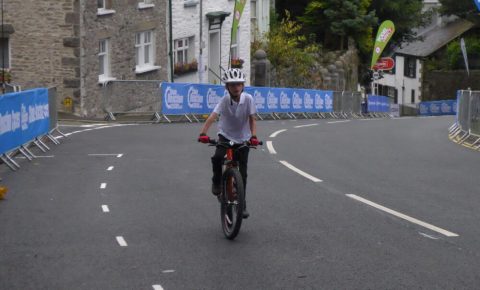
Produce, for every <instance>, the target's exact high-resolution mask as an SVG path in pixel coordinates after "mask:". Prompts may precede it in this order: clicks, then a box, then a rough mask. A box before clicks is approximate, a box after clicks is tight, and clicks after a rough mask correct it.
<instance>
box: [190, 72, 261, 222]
mask: <svg viewBox="0 0 480 290" xmlns="http://www.w3.org/2000/svg"><path fill="white" fill-rule="evenodd" d="M222 81H223V82H224V83H225V88H226V89H227V91H228V92H229V96H225V97H223V98H222V99H221V100H220V102H219V103H218V104H217V105H216V106H215V109H213V112H212V113H211V114H210V116H209V117H208V118H207V120H206V122H205V124H204V125H203V128H202V130H201V132H200V136H199V137H198V141H199V142H202V143H209V142H210V137H208V135H207V132H208V129H209V128H210V126H211V125H212V124H213V123H214V122H215V120H216V119H217V117H218V116H220V119H219V122H218V126H217V127H218V139H219V141H220V142H229V141H233V142H235V143H244V142H246V141H249V142H250V145H252V146H257V145H259V141H258V139H257V136H256V133H257V132H256V131H257V124H256V119H255V114H256V113H257V109H256V108H255V102H254V100H253V97H252V96H251V95H250V94H248V93H245V92H244V91H243V90H244V88H245V74H244V73H243V72H242V71H241V70H239V69H235V68H234V69H228V70H227V71H225V73H224V74H223V76H222ZM249 151H250V150H249V148H248V146H246V147H243V148H241V149H240V150H238V151H237V154H236V156H235V159H236V160H238V163H239V167H240V174H241V175H242V179H243V184H244V188H245V189H246V186H247V163H248V153H249ZM225 152H226V149H225V148H224V147H221V146H217V148H216V150H215V154H214V155H213V157H212V168H213V177H212V193H213V194H214V195H215V196H218V195H219V194H220V193H221V191H222V189H221V188H222V187H221V182H222V180H221V179H222V163H223V158H224V156H225ZM248 217H249V213H248V212H247V209H246V203H245V208H244V211H243V218H248Z"/></svg>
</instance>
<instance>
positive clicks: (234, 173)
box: [209, 140, 263, 240]
mask: <svg viewBox="0 0 480 290" xmlns="http://www.w3.org/2000/svg"><path fill="white" fill-rule="evenodd" d="M258 145H263V142H259V144H258ZM209 146H223V147H224V148H225V149H227V153H226V155H225V160H224V164H223V168H222V192H221V193H220V195H219V196H218V201H219V202H220V220H221V222H222V230H223V234H224V235H225V237H226V238H227V239H229V240H233V239H235V237H236V236H237V235H238V233H239V231H240V227H241V226H242V221H243V209H244V206H245V188H244V184H243V179H242V175H241V174H240V170H239V167H238V163H237V161H236V160H235V159H234V153H235V151H237V150H239V149H241V148H244V147H249V148H254V149H256V146H251V145H250V142H244V143H240V144H237V143H235V142H233V141H230V142H219V141H216V140H210V144H209Z"/></svg>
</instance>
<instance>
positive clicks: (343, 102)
mask: <svg viewBox="0 0 480 290" xmlns="http://www.w3.org/2000/svg"><path fill="white" fill-rule="evenodd" d="M162 83H164V82H163V81H161V80H114V81H108V82H106V83H105V84H104V85H103V88H102V106H103V111H104V112H105V114H106V115H105V119H106V120H113V121H114V120H117V119H118V117H120V116H123V117H124V118H126V119H128V118H129V116H130V117H136V119H135V120H138V116H140V115H143V116H146V117H147V118H149V121H152V120H153V121H155V122H157V123H159V122H163V121H166V122H169V123H171V122H173V121H187V122H201V120H205V119H206V117H208V114H209V113H210V112H211V110H212V109H213V107H212V108H210V107H209V109H208V112H207V111H206V110H198V109H197V108H198V106H200V107H202V108H204V109H205V108H206V106H207V105H206V104H205V103H208V106H210V105H211V97H210V96H206V95H205V96H203V94H205V92H204V91H202V90H203V87H202V86H205V85H206V84H172V85H177V86H178V85H180V86H188V85H192V86H196V87H197V88H196V90H194V91H195V92H197V94H196V95H195V94H193V95H191V96H193V99H194V101H193V102H194V103H195V102H196V101H195V98H196V97H197V98H202V96H203V98H204V99H203V102H204V104H197V106H195V104H193V105H192V108H193V109H192V110H188V109H187V110H183V111H181V110H179V111H178V112H179V113H171V112H165V108H164V107H163V106H166V107H168V108H171V107H175V106H171V105H169V104H168V103H167V102H165V99H164V98H165V96H163V95H162V89H161V86H162ZM218 87H219V89H218V92H217V93H216V95H215V97H214V99H215V98H217V97H219V98H221V97H222V96H223V95H224V92H223V90H224V89H221V88H220V87H221V86H218ZM249 89H252V87H247V88H246V91H247V90H249ZM258 89H260V90H261V89H267V90H268V89H271V90H278V89H282V88H258ZM283 89H287V90H296V89H288V88H283ZM299 90H301V89H299ZM199 92H200V95H198V93H199ZM330 92H331V93H333V97H332V104H331V106H332V107H331V108H332V109H329V110H328V111H322V110H311V109H310V110H305V111H298V110H297V111H286V110H284V109H282V110H279V111H275V112H263V111H262V110H259V113H258V118H259V119H260V120H263V119H298V118H302V119H312V118H337V119H338V118H341V119H348V118H384V117H389V114H388V113H379V112H367V113H365V112H363V111H362V100H363V99H364V97H363V96H362V94H361V93H360V92H347V91H333V92H332V91H330ZM252 95H253V94H252ZM180 97H182V96H180ZM183 97H184V98H186V99H189V98H190V95H189V96H186V95H185V96H183ZM254 97H255V96H254ZM173 98H175V97H173ZM260 98H267V97H266V96H265V95H264V96H260ZM188 102H190V99H189V101H188ZM189 105H191V104H190V103H189ZM179 106H181V105H179ZM180 111H181V113H180Z"/></svg>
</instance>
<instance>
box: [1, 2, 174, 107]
mask: <svg viewBox="0 0 480 290" xmlns="http://www.w3.org/2000/svg"><path fill="white" fill-rule="evenodd" d="M2 9H3V14H4V19H2V24H3V26H2V31H3V34H2V35H1V42H0V43H1V49H2V51H3V52H2V55H4V56H7V57H4V58H3V59H5V67H7V68H8V69H9V70H10V72H11V75H12V82H13V83H15V84H18V85H21V86H22V89H28V88H33V87H53V86H55V87H57V102H58V105H59V108H62V106H61V104H62V101H63V100H64V99H65V98H67V97H70V98H72V99H73V111H74V113H75V114H77V115H80V116H98V115H100V114H102V106H101V104H102V102H103V100H102V84H104V83H105V82H107V81H109V80H115V79H118V80H120V79H128V80H145V79H155V80H167V75H168V42H167V28H166V27H167V24H166V21H167V4H166V1H164V0H117V1H114V0H97V1H92V0H62V1H59V0H42V1H37V0H28V1H25V0H8V1H3V8H2Z"/></svg>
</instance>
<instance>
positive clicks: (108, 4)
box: [97, 0, 115, 15]
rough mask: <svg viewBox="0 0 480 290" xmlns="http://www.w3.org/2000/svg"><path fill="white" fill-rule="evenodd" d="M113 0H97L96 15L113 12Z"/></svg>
mask: <svg viewBox="0 0 480 290" xmlns="http://www.w3.org/2000/svg"><path fill="white" fill-rule="evenodd" d="M112 1H113V0H97V15H105V14H112V13H115V10H113V9H112Z"/></svg>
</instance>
